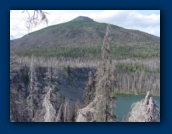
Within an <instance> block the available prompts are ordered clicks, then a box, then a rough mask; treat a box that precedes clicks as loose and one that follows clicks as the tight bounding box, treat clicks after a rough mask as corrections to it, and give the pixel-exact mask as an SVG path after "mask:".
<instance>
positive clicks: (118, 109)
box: [115, 94, 160, 121]
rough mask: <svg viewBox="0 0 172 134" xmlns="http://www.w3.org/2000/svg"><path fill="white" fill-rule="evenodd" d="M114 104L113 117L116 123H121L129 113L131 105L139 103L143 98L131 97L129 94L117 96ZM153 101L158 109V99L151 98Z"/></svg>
mask: <svg viewBox="0 0 172 134" xmlns="http://www.w3.org/2000/svg"><path fill="white" fill-rule="evenodd" d="M116 96H117V100H116V102H115V105H116V106H115V115H116V116H117V120H118V121H122V119H123V117H124V116H126V115H127V114H128V113H129V112H130V111H131V105H132V104H133V103H134V102H137V101H140V100H142V99H144V98H145V96H144V95H131V94H117V95H116ZM153 99H154V101H155V102H156V104H157V105H158V106H159V107H160V97H158V96H153Z"/></svg>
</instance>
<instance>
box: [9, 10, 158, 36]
mask: <svg viewBox="0 0 172 134" xmlns="http://www.w3.org/2000/svg"><path fill="white" fill-rule="evenodd" d="M45 11H46V12H47V13H48V15H47V17H48V20H49V23H48V26H50V25H55V24H59V23H63V22H67V21H70V20H72V19H74V18H76V17H78V16H87V17H90V18H92V19H94V20H95V21H97V22H104V23H110V24H114V25H118V26H121V27H124V28H128V29H136V30H141V31H144V32H147V33H150V34H153V35H156V36H160V11H159V10H45ZM30 13H31V11H30ZM27 17H28V16H27V14H26V13H21V11H17V12H16V11H12V12H10V35H13V36H15V37H16V38H18V37H21V36H23V35H25V34H27V32H28V31H27V28H26V27H25V20H26V19H27ZM43 27H46V25H44V24H40V25H38V26H37V27H36V28H34V29H32V31H35V30H38V29H41V28H43Z"/></svg>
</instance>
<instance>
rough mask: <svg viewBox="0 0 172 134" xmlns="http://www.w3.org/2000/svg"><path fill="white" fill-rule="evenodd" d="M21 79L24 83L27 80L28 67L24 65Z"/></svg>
mask: <svg viewBox="0 0 172 134" xmlns="http://www.w3.org/2000/svg"><path fill="white" fill-rule="evenodd" d="M23 79H24V82H25V83H27V82H29V69H28V67H27V66H25V67H24V72H23Z"/></svg>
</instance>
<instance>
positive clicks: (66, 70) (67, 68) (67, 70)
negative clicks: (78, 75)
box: [64, 65, 71, 77]
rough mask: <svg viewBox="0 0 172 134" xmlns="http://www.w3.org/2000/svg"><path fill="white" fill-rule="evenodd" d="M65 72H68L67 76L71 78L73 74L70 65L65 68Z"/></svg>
mask: <svg viewBox="0 0 172 134" xmlns="http://www.w3.org/2000/svg"><path fill="white" fill-rule="evenodd" d="M64 71H65V72H66V76H67V77H69V76H70V73H71V71H70V66H69V65H67V66H64Z"/></svg>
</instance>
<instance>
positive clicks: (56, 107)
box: [10, 66, 94, 122]
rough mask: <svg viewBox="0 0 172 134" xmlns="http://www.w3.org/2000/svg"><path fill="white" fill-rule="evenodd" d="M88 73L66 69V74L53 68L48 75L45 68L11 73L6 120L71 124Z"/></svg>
mask: <svg viewBox="0 0 172 134" xmlns="http://www.w3.org/2000/svg"><path fill="white" fill-rule="evenodd" d="M31 70H32V71H33V72H32V73H31ZM91 70H92V69H91ZM93 70H94V69H93ZM93 70H92V71H93ZM89 71H90V69H87V68H82V69H77V68H75V69H74V68H70V74H67V73H66V71H65V70H63V69H59V68H58V69H55V68H53V69H52V75H51V73H50V72H51V69H49V68H47V67H33V68H32V69H31V68H30V67H27V66H24V67H19V68H17V69H14V70H13V71H12V77H11V81H10V120H11V121H14V122H71V121H72V122H73V121H74V120H75V116H76V110H77V108H78V106H79V103H82V102H83V98H82V95H83V89H84V88H85V86H86V82H87V78H88V72H89ZM31 74H32V75H31ZM74 76H75V78H74ZM31 77H32V78H31ZM80 78H83V79H80ZM78 79H80V80H78Z"/></svg>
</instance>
